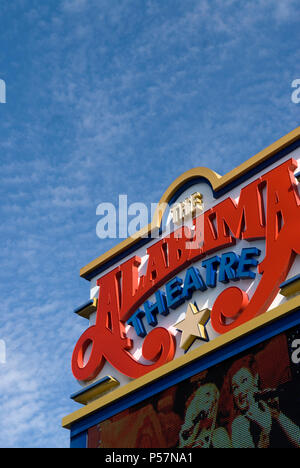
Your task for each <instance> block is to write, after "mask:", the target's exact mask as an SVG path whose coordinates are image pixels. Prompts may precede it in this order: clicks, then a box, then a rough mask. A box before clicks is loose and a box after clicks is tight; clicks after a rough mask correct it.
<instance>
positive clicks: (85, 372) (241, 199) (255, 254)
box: [63, 127, 300, 446]
mask: <svg viewBox="0 0 300 468" xmlns="http://www.w3.org/2000/svg"><path fill="white" fill-rule="evenodd" d="M299 177H300V127H299V128H297V129H296V130H294V131H293V132H291V133H290V134H288V135H287V136H285V137H283V138H281V139H280V140H279V141H277V142H276V143H274V144H273V145H271V146H270V147H268V148H267V149H265V150H263V151H262V152H260V153H259V154H258V155H256V156H254V157H252V158H251V159H249V160H248V161H246V162H245V163H243V164H242V165H241V166H239V167H238V168H236V169H235V170H233V171H231V172H230V173H228V174H226V175H224V176H220V175H218V174H216V173H215V172H214V171H213V170H211V169H207V168H202V167H197V168H195V169H192V170H190V171H187V172H186V173H184V174H183V175H181V176H180V177H179V178H178V179H176V180H175V181H174V182H173V183H172V185H171V186H170V187H169V188H168V189H167V190H166V191H165V193H164V194H163V196H162V198H161V200H160V203H159V204H158V207H157V210H156V213H155V215H154V218H153V220H152V223H151V224H150V225H149V226H146V227H145V228H144V229H142V230H141V231H140V232H138V233H137V234H136V235H135V236H134V237H131V238H128V239H126V240H125V241H123V242H121V243H120V244H119V245H117V246H116V247H114V248H113V249H112V250H111V251H109V252H107V253H106V254H104V255H102V256H101V257H99V258H97V259H96V260H94V261H93V262H91V263H90V264H88V265H87V266H85V267H84V268H82V270H81V273H80V274H81V277H82V278H84V279H86V280H88V281H89V283H90V299H89V300H88V301H86V303H85V304H84V305H83V306H81V307H79V308H78V309H76V313H77V314H79V315H80V316H82V317H83V320H84V319H86V322H85V323H86V329H85V331H83V333H82V335H81V336H79V337H78V341H77V343H76V344H75V346H74V351H73V355H72V363H71V367H72V372H73V375H74V378H75V379H76V380H77V381H78V383H79V385H80V387H79V390H78V391H77V392H76V393H75V394H74V395H73V399H74V400H75V401H77V402H79V403H81V404H83V405H84V407H81V408H79V409H78V410H77V411H75V412H74V413H73V414H71V415H69V416H67V417H66V418H65V419H64V421H63V425H64V426H65V427H68V428H70V429H71V430H72V428H74V427H77V426H76V425H78V423H79V421H80V422H81V424H82V423H83V421H85V420H86V418H88V417H91V415H96V414H100V413H99V412H101V411H103V410H104V409H106V410H107V411H108V409H109V408H111V407H112V405H113V404H119V403H120V401H122V400H123V399H124V398H125V397H128V395H132V396H134V395H137V392H142V391H145V396H146V394H148V393H147V392H148V391H149V392H150V393H149V395H150V394H151V395H154V394H155V391H157V390H158V389H159V390H162V389H164V388H166V383H162V382H164V381H165V380H166V379H168V378H169V382H170V383H171V381H172V378H173V377H174V376H176V375H179V374H178V373H180V372H181V373H184V372H185V370H186V369H192V366H194V368H193V369H194V371H192V370H190V374H187V375H192V373H193V372H195V370H196V369H197V370H199V369H204V368H206V369H207V368H209V367H211V366H213V365H215V363H217V362H220V361H221V360H222V359H225V358H226V357H228V356H229V354H228V353H229V351H228V350H229V349H231V351H230V355H232V354H233V351H232V349H233V348H230V346H231V347H234V346H235V349H236V352H237V351H241V350H243V349H246V347H247V340H248V341H249V340H250V341H251V340H252V337H254V336H256V337H257V336H258V334H260V336H261V337H266V336H271V334H270V332H268V330H270V327H273V328H274V327H275V325H274V324H276V323H279V322H280V323H281V322H282V320H286V321H288V320H289V317H292V316H293V314H294V313H295V311H297V309H298V308H299V306H300V296H299V292H300V260H299V259H300V257H299V255H300V191H299V182H298V178H299ZM162 185H163V184H162ZM83 323H84V322H83ZM275 328H276V327H275ZM279 331H280V330H277V333H278V332H279ZM268 333H269V334H268ZM274 333H275V332H274ZM255 340H256V341H255V343H257V342H258V338H255ZM250 341H249V343H250ZM251 344H254V341H251ZM197 366H198V367H197ZM201 366H202V367H201ZM175 380H176V379H175ZM175 380H174V382H175ZM179 380H180V378H179V377H177V381H179ZM153 385H157V390H155V388H154V387H153ZM142 398H143V397H142V396H140V397H139V401H141V399H142ZM135 401H137V400H135ZM120 409H122V408H121V407H120ZM103 418H104V416H101V418H100V419H101V420H103ZM96 419H97V418H96ZM100 419H99V420H100ZM95 421H96V420H95ZM75 433H76V435H77V434H80V431H79V432H78V430H77V432H76V431H75ZM75 433H74V434H75ZM74 437H75V435H74ZM120 446H122V445H120Z"/></svg>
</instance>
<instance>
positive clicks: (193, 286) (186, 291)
mask: <svg viewBox="0 0 300 468" xmlns="http://www.w3.org/2000/svg"><path fill="white" fill-rule="evenodd" d="M198 289H200V291H205V290H206V289H207V287H206V284H205V283H204V281H203V279H202V276H201V275H200V272H199V270H198V268H195V267H191V268H189V269H188V270H187V272H186V275H185V279H184V287H183V290H182V296H183V297H184V298H185V299H186V300H188V299H190V298H191V297H192V294H193V292H194V291H197V290H198Z"/></svg>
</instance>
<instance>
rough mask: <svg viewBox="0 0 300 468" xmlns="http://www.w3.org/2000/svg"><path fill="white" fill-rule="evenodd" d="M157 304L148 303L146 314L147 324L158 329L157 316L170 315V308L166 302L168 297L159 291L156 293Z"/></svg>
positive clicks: (146, 304) (145, 307)
mask: <svg viewBox="0 0 300 468" xmlns="http://www.w3.org/2000/svg"><path fill="white" fill-rule="evenodd" d="M155 297H156V302H154V304H152V302H150V301H146V302H145V303H144V309H145V314H146V318H147V322H148V323H149V325H151V327H156V325H157V318H156V315H157V314H161V315H168V313H169V311H168V307H167V302H166V296H165V294H164V293H162V292H161V291H157V292H156V293H155Z"/></svg>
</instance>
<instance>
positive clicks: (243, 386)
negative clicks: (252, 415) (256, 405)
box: [232, 367, 257, 412]
mask: <svg viewBox="0 0 300 468" xmlns="http://www.w3.org/2000/svg"><path fill="white" fill-rule="evenodd" d="M255 392H257V378H256V377H254V376H253V375H252V373H251V372H250V370H249V369H246V368H245V367H242V368H241V369H240V370H239V371H238V372H237V373H236V374H235V375H234V376H233V378H232V393H233V398H234V402H235V405H236V407H237V408H238V409H239V410H240V411H243V412H244V411H248V410H249V408H250V406H251V404H252V403H253V402H254V394H255Z"/></svg>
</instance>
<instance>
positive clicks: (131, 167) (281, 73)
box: [0, 0, 300, 447]
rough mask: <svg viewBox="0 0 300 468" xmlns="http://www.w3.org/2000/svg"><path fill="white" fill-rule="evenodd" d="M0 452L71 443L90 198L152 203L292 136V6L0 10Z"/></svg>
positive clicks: (214, 1)
mask: <svg viewBox="0 0 300 468" xmlns="http://www.w3.org/2000/svg"><path fill="white" fill-rule="evenodd" d="M0 12H1V13H0V44H1V47H0V79H3V80H5V82H6V86H7V103H6V104H0V119H1V120H0V122H1V125H0V164H1V165H0V168H1V170H0V179H1V181H0V182H1V183H0V193H1V205H0V216H1V224H0V243H1V244H0V245H1V249H0V261H1V269H0V295H1V315H0V339H2V340H4V341H5V343H6V354H7V358H6V363H5V364H0V446H1V447H68V445H69V433H68V431H66V430H64V429H62V428H61V427H60V424H61V418H62V417H63V416H65V415H66V414H68V413H70V412H72V411H73V410H75V409H77V408H78V406H77V405H76V404H75V403H74V402H72V401H71V400H70V399H69V395H70V394H71V393H74V392H75V391H77V390H78V386H77V383H76V382H75V380H74V378H73V376H72V373H71V369H70V359H71V354H72V351H73V347H74V345H75V343H76V341H77V339H78V338H79V336H80V335H81V333H82V332H83V331H84V329H85V327H86V325H87V324H86V321H85V320H84V319H81V318H79V317H77V316H75V314H73V309H74V308H75V307H77V306H79V305H80V304H82V303H84V302H86V301H87V300H88V299H89V284H88V283H87V282H86V281H85V280H83V279H80V277H79V269H80V268H81V267H82V266H84V265H86V264H87V263H88V262H89V261H91V260H93V259H94V258H96V257H97V256H99V255H100V254H101V253H103V252H105V251H106V250H108V249H109V248H111V247H112V246H113V245H114V244H115V243H116V242H117V241H116V240H109V239H107V240H102V241H101V240H100V239H98V238H97V236H96V224H97V221H98V219H99V218H98V217H97V216H96V208H97V206H98V204H99V203H101V202H112V203H117V201H118V196H119V194H127V195H128V202H129V203H132V202H144V203H147V204H150V203H152V202H157V201H158V200H159V199H160V197H161V195H162V193H163V192H164V191H165V190H166V188H167V187H168V186H169V184H170V183H171V182H172V181H173V180H174V179H175V178H176V177H177V176H179V175H180V174H181V173H183V172H184V171H186V170H188V169H191V168H192V167H196V166H207V167H209V168H211V169H214V170H215V171H217V172H219V173H220V174H224V173H226V172H228V171H229V170H231V169H233V168H234V167H236V166H237V165H239V164H240V163H242V162H243V161H244V160H246V159H248V158H249V157H251V156H253V155H254V154H256V153H257V152H258V151H260V150H262V149H263V148H265V147H266V146H268V145H269V144H271V143H273V142H274V141H276V140H277V139H278V138H280V137H281V136H283V135H285V134H286V133H288V132H289V131H291V130H293V129H294V128H295V127H297V126H299V114H300V112H299V111H300V104H298V105H296V104H294V103H292V101H291V93H292V88H291V83H292V81H293V80H295V79H297V78H300V69H299V63H300V54H299V20H300V15H299V4H298V5H297V2H296V0H295V1H293V0H281V1H280V2H279V1H278V0H244V1H243V2H240V1H237V0H227V1H224V0H197V1H196V0H163V1H161V0H142V1H141V0H47V1H41V0H14V1H13V2H12V1H11V0H2V1H1V7H0Z"/></svg>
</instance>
